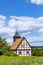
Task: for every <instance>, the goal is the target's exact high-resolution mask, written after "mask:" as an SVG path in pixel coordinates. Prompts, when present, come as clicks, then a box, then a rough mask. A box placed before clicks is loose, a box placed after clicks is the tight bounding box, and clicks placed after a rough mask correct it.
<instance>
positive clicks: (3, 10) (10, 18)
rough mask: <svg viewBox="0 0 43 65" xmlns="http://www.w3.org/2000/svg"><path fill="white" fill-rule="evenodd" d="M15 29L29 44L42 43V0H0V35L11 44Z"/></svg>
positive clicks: (39, 44) (40, 44)
mask: <svg viewBox="0 0 43 65" xmlns="http://www.w3.org/2000/svg"><path fill="white" fill-rule="evenodd" d="M16 30H17V31H18V33H19V34H20V35H21V36H22V37H23V36H24V37H26V39H27V40H28V41H29V43H30V44H31V45H35V46H42V45H43V0H0V36H2V37H4V38H6V39H7V41H8V43H9V44H12V42H13V35H14V34H15V32H16Z"/></svg>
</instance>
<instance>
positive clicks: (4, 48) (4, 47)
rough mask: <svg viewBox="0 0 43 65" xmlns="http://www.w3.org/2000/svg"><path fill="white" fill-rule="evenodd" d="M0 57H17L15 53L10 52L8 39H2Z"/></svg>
mask: <svg viewBox="0 0 43 65" xmlns="http://www.w3.org/2000/svg"><path fill="white" fill-rule="evenodd" d="M0 55H7V56H17V55H16V54H15V53H14V52H12V51H10V47H9V46H8V43H7V41H6V39H3V38H1V37H0Z"/></svg>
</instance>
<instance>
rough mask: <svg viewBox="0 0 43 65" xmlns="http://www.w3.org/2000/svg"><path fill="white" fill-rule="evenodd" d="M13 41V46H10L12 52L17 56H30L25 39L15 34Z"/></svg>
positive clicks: (29, 48) (29, 49) (28, 45)
mask: <svg viewBox="0 0 43 65" xmlns="http://www.w3.org/2000/svg"><path fill="white" fill-rule="evenodd" d="M13 39H14V40H13V44H12V46H11V50H12V51H14V52H15V53H16V54H17V55H19V56H31V46H30V44H29V43H28V41H27V40H26V38H24V37H21V36H19V35H18V33H17V32H16V33H15V36H14V37H13Z"/></svg>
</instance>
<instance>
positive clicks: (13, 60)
mask: <svg viewBox="0 0 43 65" xmlns="http://www.w3.org/2000/svg"><path fill="white" fill-rule="evenodd" d="M0 65H43V57H18V56H17V57H10V56H9V57H8V56H0Z"/></svg>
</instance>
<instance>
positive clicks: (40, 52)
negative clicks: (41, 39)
mask: <svg viewBox="0 0 43 65" xmlns="http://www.w3.org/2000/svg"><path fill="white" fill-rule="evenodd" d="M32 56H43V48H32Z"/></svg>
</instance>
